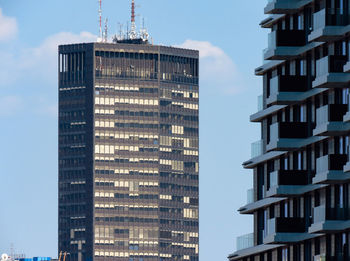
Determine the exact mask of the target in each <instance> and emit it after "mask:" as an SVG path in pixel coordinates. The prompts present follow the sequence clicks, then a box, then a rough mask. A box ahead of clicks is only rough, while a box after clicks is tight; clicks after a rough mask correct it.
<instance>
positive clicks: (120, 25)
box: [119, 23, 124, 40]
mask: <svg viewBox="0 0 350 261" xmlns="http://www.w3.org/2000/svg"><path fill="white" fill-rule="evenodd" d="M123 31H124V30H123V24H121V23H119V40H121V39H123Z"/></svg>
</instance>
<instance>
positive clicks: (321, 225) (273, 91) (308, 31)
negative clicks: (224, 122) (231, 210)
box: [229, 0, 350, 261]
mask: <svg viewBox="0 0 350 261" xmlns="http://www.w3.org/2000/svg"><path fill="white" fill-rule="evenodd" d="M349 4H350V2H349V1H348V0H344V1H343V0H327V1H326V0H309V1H297V0H271V1H268V3H267V5H266V7H265V13H266V14H271V15H270V16H269V17H268V18H267V19H265V20H264V21H262V22H261V26H262V27H263V28H270V29H271V32H270V34H269V46H268V48H267V49H266V50H265V51H264V59H265V60H266V62H265V63H264V65H262V66H261V67H259V68H257V69H256V71H255V73H256V75H261V76H262V77H263V88H262V92H263V95H262V96H261V97H259V110H258V112H257V113H255V114H253V115H252V116H251V118H250V119H251V121H252V122H258V123H260V124H261V140H259V141H258V142H256V143H254V144H253V145H252V157H251V159H250V160H249V161H246V162H244V163H243V166H244V167H245V168H248V169H252V170H253V173H254V175H253V184H254V188H253V189H251V190H249V191H248V202H247V204H246V205H245V206H243V207H241V208H240V209H239V212H240V213H241V214H251V215H253V216H254V224H253V226H252V230H253V231H254V232H253V233H252V234H248V235H245V236H242V237H239V238H237V251H236V252H235V253H233V254H232V255H230V256H229V260H231V261H233V260H239V261H248V260H249V261H251V260H254V261H257V260H259V261H272V260H273V261H279V260H282V261H294V260H296V261H299V260H300V261H321V260H327V261H328V260H332V261H339V260H350V253H349V242H350V232H349V230H350V222H349V220H350V211H349V208H350V185H349V181H350V174H349V171H350V167H349V166H350V161H349V133H350V127H349V121H350V117H349V116H350V112H349V83H350V77H349V72H350V69H349V68H350V67H349V65H350V59H349V49H350V48H349V46H350V45H349V34H348V33H349V25H350V20H349V18H350V17H349V14H350V5H349Z"/></svg>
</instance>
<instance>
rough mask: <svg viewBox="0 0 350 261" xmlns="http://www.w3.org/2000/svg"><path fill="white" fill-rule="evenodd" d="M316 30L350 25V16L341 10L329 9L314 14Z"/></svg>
mask: <svg viewBox="0 0 350 261" xmlns="http://www.w3.org/2000/svg"><path fill="white" fill-rule="evenodd" d="M313 21H314V30H317V29H320V28H324V27H326V26H345V25H348V24H349V16H348V15H347V14H346V12H345V10H342V9H340V8H327V9H322V10H320V11H318V12H317V13H314V19H313Z"/></svg>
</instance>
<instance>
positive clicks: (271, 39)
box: [267, 31, 277, 49]
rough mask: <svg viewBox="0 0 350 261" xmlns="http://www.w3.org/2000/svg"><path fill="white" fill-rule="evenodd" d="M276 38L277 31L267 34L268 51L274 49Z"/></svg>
mask: <svg viewBox="0 0 350 261" xmlns="http://www.w3.org/2000/svg"><path fill="white" fill-rule="evenodd" d="M276 36H277V31H272V32H270V33H269V34H268V37H267V46H268V49H274V48H276Z"/></svg>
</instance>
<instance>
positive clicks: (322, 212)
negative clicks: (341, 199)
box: [313, 206, 326, 224]
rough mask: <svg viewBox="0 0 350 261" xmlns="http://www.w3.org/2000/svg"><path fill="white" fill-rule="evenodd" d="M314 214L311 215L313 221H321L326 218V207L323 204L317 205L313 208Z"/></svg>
mask: <svg viewBox="0 0 350 261" xmlns="http://www.w3.org/2000/svg"><path fill="white" fill-rule="evenodd" d="M313 211H314V216H313V223H314V224H317V223H321V222H324V221H325V220H326V207H325V206H318V207H315V208H314V209H313Z"/></svg>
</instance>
